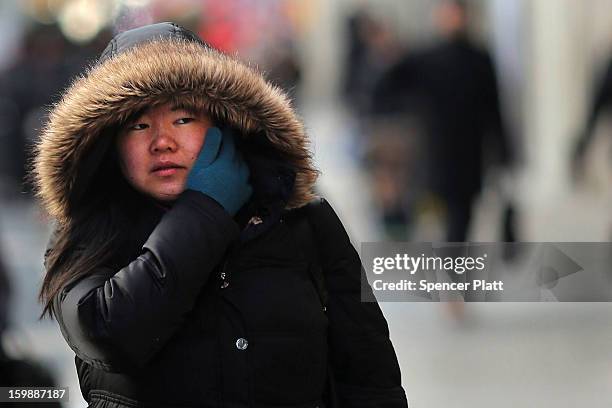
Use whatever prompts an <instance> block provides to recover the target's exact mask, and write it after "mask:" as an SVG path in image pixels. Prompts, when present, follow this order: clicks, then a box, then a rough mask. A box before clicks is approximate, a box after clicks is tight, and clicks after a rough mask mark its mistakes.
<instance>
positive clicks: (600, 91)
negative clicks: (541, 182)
mask: <svg viewBox="0 0 612 408" xmlns="http://www.w3.org/2000/svg"><path fill="white" fill-rule="evenodd" d="M593 89H594V92H593V100H592V102H591V106H590V108H589V111H588V113H587V120H586V123H585V125H584V129H583V130H582V131H581V132H580V134H579V135H578V138H577V141H576V145H575V147H574V150H573V152H572V153H573V157H572V160H571V164H572V169H573V175H574V177H575V178H576V179H579V178H580V177H581V176H582V172H583V168H584V165H585V158H586V153H587V151H588V147H589V146H590V145H591V144H592V143H593V139H594V135H595V127H596V125H597V123H598V120H599V119H601V117H602V115H604V114H609V113H610V107H611V106H612V58H610V60H609V61H608V62H607V65H606V68H605V71H604V74H603V76H601V78H599V79H598V80H597V82H596V86H594V87H593Z"/></svg>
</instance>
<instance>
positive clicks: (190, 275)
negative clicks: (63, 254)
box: [35, 23, 407, 408]
mask: <svg viewBox="0 0 612 408" xmlns="http://www.w3.org/2000/svg"><path fill="white" fill-rule="evenodd" d="M146 39H149V40H147V41H145V40H146ZM126 44H128V45H130V46H133V48H130V49H129V50H128V49H122V47H124V46H125V45H126ZM109 50H110V51H109ZM160 100H172V101H173V102H175V103H177V104H179V105H180V104H183V103H184V104H188V105H189V106H190V107H192V108H194V109H196V110H202V111H204V112H206V113H207V114H208V115H209V116H210V117H211V118H212V119H213V122H214V123H217V124H223V125H225V126H230V127H232V128H234V129H235V130H236V131H237V134H238V135H239V136H240V137H239V138H238V140H237V141H236V144H237V146H238V147H239V148H240V149H241V151H242V153H243V156H244V158H245V160H246V161H247V162H248V165H249V169H250V172H251V180H250V182H251V183H252V185H253V191H254V192H253V197H252V199H251V201H250V202H249V203H247V204H246V205H245V206H244V207H243V208H242V209H241V210H240V212H239V213H238V214H237V215H236V216H235V217H234V218H232V217H231V216H230V215H229V214H228V213H227V212H226V211H225V210H224V209H223V208H222V207H221V206H220V205H219V204H217V203H216V202H215V201H214V200H213V199H211V198H209V197H207V196H206V195H204V194H202V193H199V192H195V191H191V190H187V191H185V192H183V193H182V194H181V196H180V198H179V199H178V200H177V201H176V202H175V203H173V205H172V206H171V207H169V208H165V207H162V206H160V205H159V204H157V203H154V202H153V201H151V200H147V199H142V200H141V201H142V202H140V201H136V203H138V205H137V206H136V208H137V211H136V212H134V217H132V218H130V220H129V222H130V223H131V225H132V228H131V230H133V231H132V235H133V238H130V240H129V242H128V245H126V246H125V247H124V249H123V250H122V251H119V252H118V253H116V254H115V255H114V256H113V257H112V259H110V260H108V261H105V262H104V263H103V264H101V265H100V266H99V267H98V268H96V269H95V270H94V271H93V272H92V273H90V274H87V275H86V276H85V277H80V278H75V279H73V280H72V281H70V282H69V283H67V284H66V285H65V286H64V287H63V290H62V291H61V292H60V293H59V294H58V295H57V296H56V297H55V298H54V301H53V310H54V312H55V314H56V317H57V320H58V322H59V324H60V328H61V330H62V333H63V335H64V337H65V339H66V341H67V342H68V344H69V345H70V347H71V348H72V349H73V350H74V352H75V354H76V358H75V361H76V366H77V370H78V376H79V380H80V384H81V390H82V393H83V396H84V398H85V399H86V400H87V401H88V403H89V404H90V406H92V407H105V408H106V407H131V406H138V407H141V406H147V407H148V406H180V407H187V406H189V407H196V406H197V407H229V408H243V407H244V408H246V407H316V406H320V407H323V406H326V401H327V400H325V398H324V393H325V389H326V384H327V383H328V382H329V379H330V377H333V379H334V384H335V390H336V396H337V398H338V401H339V404H340V405H339V406H340V407H380V408H382V407H384V408H395V407H398V408H399V407H406V405H407V403H406V398H405V393H404V390H403V388H402V386H401V378H400V371H399V366H398V362H397V358H396V356H395V352H394V350H393V347H392V345H391V342H390V340H389V332H388V328H387V324H386V321H385V319H384V317H383V315H382V313H381V311H380V309H379V307H378V305H377V304H376V303H375V302H373V303H367V302H361V293H362V279H365V278H364V272H363V269H362V267H361V264H360V260H359V257H358V255H357V253H356V251H355V249H354V248H353V247H352V245H351V243H350V241H349V238H348V236H347V234H346V232H345V230H344V228H343V226H342V223H341V222H340V220H339V219H338V217H337V216H336V214H335V213H334V211H333V210H332V208H331V206H329V204H328V203H327V202H325V201H324V200H322V201H321V200H320V199H319V201H320V204H319V205H312V204H308V203H310V202H313V199H314V200H315V201H314V202H315V203H316V198H315V197H316V196H315V195H314V193H313V192H312V190H313V185H314V182H315V180H316V176H317V171H316V170H315V169H314V168H313V166H312V163H311V157H310V153H309V151H308V148H307V144H308V143H307V137H306V134H305V132H304V129H303V125H302V123H301V122H300V121H299V119H298V118H297V116H296V115H295V113H294V112H293V110H292V109H291V107H290V104H289V101H288V100H287V99H286V98H285V96H284V95H283V94H282V92H280V91H279V90H278V89H276V88H274V87H272V86H271V85H269V84H268V83H267V82H266V81H265V80H264V79H263V77H262V76H261V75H260V74H258V73H256V72H255V71H253V70H252V69H250V68H248V67H246V66H245V65H243V64H242V63H240V62H238V61H235V60H233V59H231V58H229V57H227V56H225V55H223V54H220V53H219V52H217V51H215V50H213V49H210V48H206V47H203V46H202V44H200V43H199V42H197V41H196V40H194V36H193V34H188V35H186V34H185V32H184V31H182V30H181V29H180V28H179V27H177V26H174V25H172V24H167V23H165V24H159V25H153V26H148V27H146V28H145V29H144V30H140V29H139V30H135V31H128V32H126V33H123V34H121V35H119V36H118V37H117V38H115V39H114V40H113V41H112V42H111V44H110V45H109V48H108V49H107V52H105V54H104V57H103V59H102V60H101V61H100V62H99V63H98V64H97V65H96V66H95V67H94V68H93V69H92V70H91V71H90V72H88V73H87V75H86V76H84V77H82V78H80V79H78V80H77V81H75V83H74V84H73V85H72V86H71V88H70V89H68V90H67V91H66V94H65V95H64V97H63V99H62V102H61V103H60V104H58V105H57V106H56V107H54V109H53V110H52V112H51V115H50V120H49V123H48V124H47V126H46V127H45V130H44V132H43V134H42V136H41V140H40V142H39V143H38V145H37V147H36V158H35V180H36V183H37V191H38V195H39V197H41V199H42V204H43V205H44V207H45V208H46V209H47V211H48V212H49V214H50V215H51V216H52V217H54V218H55V219H56V221H57V223H58V225H59V226H70V225H72V224H74V223H75V222H77V221H76V220H78V218H77V217H76V216H75V214H79V211H81V212H82V210H81V209H83V208H96V207H95V205H94V204H95V200H98V199H102V198H101V197H107V196H109V195H112V194H119V193H118V192H117V188H116V187H117V186H116V185H111V186H110V187H109V186H108V185H106V184H104V183H98V182H96V180H97V178H96V177H97V175H99V174H106V173H105V170H104V169H105V168H104V165H105V160H107V158H108V155H106V154H104V153H103V152H104V149H103V148H102V147H103V146H107V147H108V146H109V145H112V143H111V142H112V137H109V133H111V134H112V129H114V127H115V126H116V124H117V123H120V122H122V121H124V120H125V119H126V118H127V117H129V116H130V115H132V114H134V113H135V112H139V111H140V110H142V109H144V108H146V107H148V106H151V105H152V104H154V103H157V102H159V101H160ZM101 152H102V153H101ZM100 169H102V170H100ZM105 188H107V189H108V191H106V190H104V189H105ZM119 191H121V190H119ZM94 192H95V193H97V195H96V194H94ZM305 217H308V218H305ZM305 220H307V221H308V222H311V224H309V225H312V233H311V236H309V237H304V235H303V234H302V235H300V233H297V231H300V229H299V228H297V227H296V226H298V225H305V224H303V222H304V221H305ZM300 223H302V224H300ZM305 239H310V240H311V242H314V245H313V247H314V248H316V255H314V254H313V253H312V252H309V251H307V250H305V245H304V242H306V241H305ZM306 246H308V245H306ZM51 247H53V244H51ZM77 251H78V247H77ZM68 255H70V254H68ZM72 255H74V253H73V254H72ZM316 268H320V270H321V272H322V275H323V276H324V279H325V287H326V290H327V294H328V296H327V297H328V300H327V303H326V305H323V304H322V302H321V298H320V295H321V293H322V291H321V290H320V289H318V288H317V287H315V284H314V282H313V276H314V274H313V271H314V270H315V269H316ZM364 290H365V292H364V293H365V294H366V295H371V289H370V287H369V286H368V285H367V284H366V285H365V286H364ZM328 372H331V373H332V376H328Z"/></svg>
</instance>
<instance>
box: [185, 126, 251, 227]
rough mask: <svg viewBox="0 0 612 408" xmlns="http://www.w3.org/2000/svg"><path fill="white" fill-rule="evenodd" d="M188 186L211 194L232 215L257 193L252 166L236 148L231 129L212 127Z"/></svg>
mask: <svg viewBox="0 0 612 408" xmlns="http://www.w3.org/2000/svg"><path fill="white" fill-rule="evenodd" d="M185 187H186V188H188V189H191V190H195V191H200V192H202V193H204V194H206V195H207V196H209V197H211V198H212V199H214V200H215V201H217V202H218V203H219V204H221V206H222V207H223V208H225V210H226V211H227V212H228V213H230V214H231V215H232V216H233V215H235V214H236V213H237V212H238V210H239V209H240V207H242V206H243V205H244V204H245V203H246V202H247V201H248V199H249V198H250V197H251V194H252V193H253V188H252V187H251V185H250V184H249V167H248V166H247V164H246V163H245V162H244V160H243V159H242V155H241V154H240V152H239V151H238V150H236V147H235V144H234V135H233V134H232V132H231V131H230V130H228V129H224V131H223V132H221V130H220V129H219V128H217V127H210V128H208V130H207V131H206V137H205V139H204V146H203V147H202V150H201V151H200V154H199V155H198V158H197V159H196V161H195V163H194V165H193V167H192V168H191V171H190V173H189V176H188V177H187V184H186V186H185Z"/></svg>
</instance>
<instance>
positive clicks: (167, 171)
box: [151, 163, 185, 177]
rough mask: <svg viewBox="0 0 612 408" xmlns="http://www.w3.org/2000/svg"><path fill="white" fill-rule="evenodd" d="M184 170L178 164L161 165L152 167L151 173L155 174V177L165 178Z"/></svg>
mask: <svg viewBox="0 0 612 408" xmlns="http://www.w3.org/2000/svg"><path fill="white" fill-rule="evenodd" d="M184 168H185V167H183V166H179V165H178V164H174V163H172V164H161V165H158V166H155V167H153V170H152V171H151V172H152V173H153V174H155V175H156V176H160V177H166V176H172V175H174V174H176V173H177V172H178V171H179V170H181V169H184Z"/></svg>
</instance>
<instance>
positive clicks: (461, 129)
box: [372, 0, 511, 242]
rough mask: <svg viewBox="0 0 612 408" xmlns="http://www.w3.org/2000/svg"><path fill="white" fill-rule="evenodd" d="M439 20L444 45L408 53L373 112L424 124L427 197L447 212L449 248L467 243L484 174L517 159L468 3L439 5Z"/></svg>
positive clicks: (382, 86)
mask: <svg viewBox="0 0 612 408" xmlns="http://www.w3.org/2000/svg"><path fill="white" fill-rule="evenodd" d="M433 16H434V23H435V26H436V28H437V30H438V32H439V34H440V41H439V42H438V43H437V44H435V45H434V46H431V47H429V48H426V49H423V50H418V51H413V52H409V53H407V54H406V55H405V56H404V57H403V58H401V59H400V61H398V62H397V63H396V64H394V65H393V66H392V67H391V68H390V69H389V70H388V71H387V72H386V73H385V74H383V76H382V78H381V80H380V81H379V83H378V85H377V86H376V89H375V91H374V94H373V100H374V101H373V104H372V109H373V113H374V114H375V115H382V114H385V113H388V112H397V111H406V110H408V111H409V112H410V113H411V114H413V115H416V116H418V117H419V118H420V122H421V124H422V127H423V130H424V131H423V137H422V142H423V143H422V144H423V151H424V152H426V156H427V157H426V158H425V165H426V166H427V171H426V174H427V181H425V184H426V189H427V190H428V191H429V192H430V193H431V194H432V197H433V200H432V202H434V203H436V202H438V199H439V201H441V204H442V205H443V208H445V211H444V212H445V214H446V216H445V219H446V222H445V224H446V234H445V235H446V236H445V239H446V241H449V242H463V241H465V240H466V239H467V234H468V229H469V226H470V220H471V218H472V207H473V204H474V201H475V199H476V198H477V196H478V194H479V192H480V190H481V187H482V182H483V177H484V174H483V172H484V171H485V170H486V169H487V168H489V167H491V165H492V164H495V163H497V164H508V163H509V162H510V159H511V157H510V156H511V155H510V151H509V145H508V140H507V135H506V129H505V126H504V124H503V120H502V116H501V111H500V101H499V95H498V84H497V78H496V74H495V70H494V67H493V63H492V60H491V57H490V55H489V53H488V52H487V51H486V50H484V49H482V48H481V47H479V46H477V45H476V44H474V42H473V41H472V40H471V39H470V37H469V35H468V6H467V3H465V2H463V1H452V0H444V1H440V2H439V3H438V4H437V5H436V7H435V9H434V13H433ZM373 134H375V129H374V130H373Z"/></svg>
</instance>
